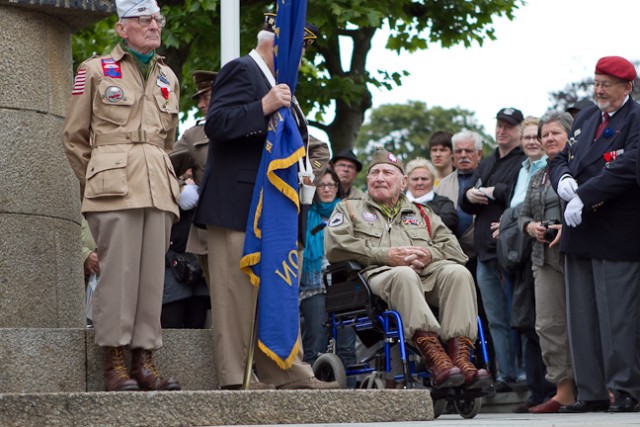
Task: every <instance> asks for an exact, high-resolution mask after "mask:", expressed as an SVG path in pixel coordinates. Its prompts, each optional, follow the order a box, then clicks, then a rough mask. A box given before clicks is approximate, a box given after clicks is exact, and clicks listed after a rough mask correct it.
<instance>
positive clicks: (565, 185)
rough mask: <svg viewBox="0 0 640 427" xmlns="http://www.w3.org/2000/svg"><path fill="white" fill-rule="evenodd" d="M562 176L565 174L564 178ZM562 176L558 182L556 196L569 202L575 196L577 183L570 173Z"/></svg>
mask: <svg viewBox="0 0 640 427" xmlns="http://www.w3.org/2000/svg"><path fill="white" fill-rule="evenodd" d="M564 176H566V178H565V177H564ZM564 176H563V178H562V179H560V182H559V183H558V196H560V198H561V199H562V200H564V201H565V202H570V201H571V200H572V199H573V198H574V197H575V196H576V190H577V189H578V183H577V182H576V180H575V179H573V178H572V177H571V176H570V175H564Z"/></svg>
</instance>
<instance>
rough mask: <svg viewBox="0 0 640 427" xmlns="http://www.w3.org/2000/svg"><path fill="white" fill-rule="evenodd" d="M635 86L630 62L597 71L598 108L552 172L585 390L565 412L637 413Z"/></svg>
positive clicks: (639, 270) (638, 121)
mask: <svg viewBox="0 0 640 427" xmlns="http://www.w3.org/2000/svg"><path fill="white" fill-rule="evenodd" d="M635 78H636V70H635V67H634V66H633V64H631V63H630V62H629V61H627V60H626V59H624V58H621V57H618V56H609V57H604V58H601V59H600V60H599V61H598V63H597V64H596V69H595V78H594V82H593V87H594V90H593V95H594V99H595V101H596V104H597V106H593V107H590V108H587V109H585V110H584V111H582V112H580V113H579V114H578V115H577V117H576V120H575V122H574V124H573V128H572V130H571V134H570V135H569V136H570V138H569V141H568V143H567V145H566V147H565V149H564V151H563V152H562V153H561V154H559V155H558V156H556V158H555V159H553V161H551V164H550V166H551V174H550V177H551V182H552V184H553V186H554V188H556V189H557V193H558V195H559V196H560V198H561V199H563V200H564V201H565V202H567V204H566V208H565V211H564V225H563V229H562V238H561V241H560V251H561V252H563V253H564V254H565V275H566V276H565V277H566V283H567V316H568V325H569V326H568V328H569V342H570V345H571V353H572V359H573V368H574V373H575V379H576V384H577V386H578V401H576V403H574V404H571V405H567V406H564V407H562V408H561V409H560V412H573V413H575V412H591V411H606V410H608V411H609V412H637V411H639V410H640V407H639V405H638V398H640V348H639V347H638V339H639V337H640V239H639V238H638V237H639V236H640V220H639V218H640V187H638V185H637V183H636V163H637V159H636V156H637V152H638V140H639V138H640V106H639V105H638V104H637V103H636V102H635V101H633V100H632V99H631V98H630V96H629V95H630V93H631V90H632V89H633V80H634V79H635ZM608 389H609V390H612V391H613V393H614V396H615V402H614V403H613V404H611V405H609V393H608Z"/></svg>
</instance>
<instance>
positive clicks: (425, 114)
mask: <svg viewBox="0 0 640 427" xmlns="http://www.w3.org/2000/svg"><path fill="white" fill-rule="evenodd" d="M440 130H444V131H448V132H451V133H457V132H460V131H461V130H471V131H474V132H478V133H479V134H480V135H482V136H483V139H484V142H485V147H486V148H487V149H488V150H491V147H493V146H495V142H494V140H493V138H492V137H491V136H490V135H487V134H486V133H485V131H484V127H483V126H482V125H480V124H478V122H477V120H476V118H475V114H474V113H472V112H470V111H468V110H464V109H461V108H442V107H438V106H435V107H432V108H427V104H425V103H424V102H421V101H409V102H408V103H406V104H385V105H381V106H380V107H378V108H375V109H373V110H371V114H370V117H369V119H368V120H367V123H365V124H364V125H363V126H362V128H361V129H360V133H359V134H358V138H357V139H356V142H355V147H354V151H355V153H356V155H357V156H358V159H360V161H362V163H363V164H365V165H366V164H369V162H370V161H371V158H372V156H373V152H374V151H375V149H376V147H384V148H385V149H387V150H388V151H390V152H392V153H394V154H395V155H397V156H398V157H399V158H400V159H401V160H402V161H403V162H405V163H406V162H407V161H408V160H411V159H415V158H416V157H424V158H427V159H429V158H430V154H429V145H428V141H429V137H430V136H431V134H432V133H434V132H436V131H440ZM360 175H362V176H360ZM360 175H359V176H358V181H357V182H356V183H357V184H358V185H359V186H362V187H364V182H365V180H364V178H365V177H364V174H360Z"/></svg>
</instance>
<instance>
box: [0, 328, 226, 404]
mask: <svg viewBox="0 0 640 427" xmlns="http://www.w3.org/2000/svg"><path fill="white" fill-rule="evenodd" d="M163 341H164V347H163V348H161V349H160V350H158V351H157V352H155V356H154V361H155V364H156V367H157V368H158V370H159V371H160V372H161V373H162V375H165V376H173V377H175V378H177V379H178V380H179V381H180V383H181V384H182V387H183V389H185V390H215V389H217V388H218V382H217V380H216V376H215V369H214V358H213V336H212V332H211V330H210V329H165V330H164V331H163ZM127 355H128V352H127ZM103 390H104V377H103V352H102V349H101V348H100V347H98V346H97V345H95V344H94V334H93V330H92V329H82V328H75V329H74V328H66V329H65V328H40V329H39V328H0V392H1V393H57V392H84V391H103Z"/></svg>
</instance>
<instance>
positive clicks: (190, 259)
mask: <svg viewBox="0 0 640 427" xmlns="http://www.w3.org/2000/svg"><path fill="white" fill-rule="evenodd" d="M165 263H166V265H167V267H169V268H170V269H171V272H172V273H173V276H174V277H175V279H176V280H177V281H178V282H180V283H183V284H185V285H195V284H197V283H199V282H200V281H201V280H202V269H201V268H200V264H198V260H197V259H196V257H195V255H193V254H190V253H179V252H176V251H174V250H173V249H169V250H168V251H167V255H166V257H165Z"/></svg>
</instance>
